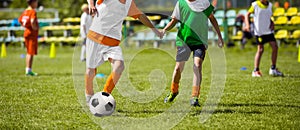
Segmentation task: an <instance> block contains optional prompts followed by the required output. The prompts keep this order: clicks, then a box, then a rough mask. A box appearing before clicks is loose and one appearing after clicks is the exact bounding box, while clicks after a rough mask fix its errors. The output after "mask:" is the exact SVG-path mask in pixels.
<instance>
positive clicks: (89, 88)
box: [85, 68, 96, 96]
mask: <svg viewBox="0 0 300 130" xmlns="http://www.w3.org/2000/svg"><path fill="white" fill-rule="evenodd" d="M95 74H96V69H95V68H88V69H87V70H86V74H85V94H86V95H89V96H91V95H94V90H93V80H94V77H95Z"/></svg>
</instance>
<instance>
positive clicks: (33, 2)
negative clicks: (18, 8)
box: [18, 0, 39, 76]
mask: <svg viewBox="0 0 300 130" xmlns="http://www.w3.org/2000/svg"><path fill="white" fill-rule="evenodd" d="M27 4H28V8H27V9H26V10H25V11H24V12H23V13H22V14H21V16H20V17H19V19H18V21H19V22H20V23H21V25H22V26H23V27H25V31H24V40H25V46H26V48H27V55H26V72H25V74H26V75H27V76H37V75H38V74H37V73H34V72H33V71H32V63H33V57H34V55H37V49H38V34H39V24H38V20H37V16H36V11H35V10H34V9H35V8H36V7H37V6H38V0H27Z"/></svg>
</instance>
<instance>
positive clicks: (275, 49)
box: [270, 41, 278, 66]
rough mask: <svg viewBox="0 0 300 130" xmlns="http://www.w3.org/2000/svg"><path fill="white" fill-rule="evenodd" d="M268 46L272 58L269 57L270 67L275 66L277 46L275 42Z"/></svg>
mask: <svg viewBox="0 0 300 130" xmlns="http://www.w3.org/2000/svg"><path fill="white" fill-rule="evenodd" d="M270 46H271V47H272V56H271V61H272V65H274V66H276V61H277V53H278V46H277V44H276V42H275V41H271V42H270Z"/></svg>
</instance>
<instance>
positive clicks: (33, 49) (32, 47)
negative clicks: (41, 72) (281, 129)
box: [25, 38, 38, 76]
mask: <svg viewBox="0 0 300 130" xmlns="http://www.w3.org/2000/svg"><path fill="white" fill-rule="evenodd" d="M37 44H38V43H37V39H33V38H25V45H26V49H27V55H26V75H28V76H37V75H38V74H37V73H34V72H33V71H32V64H33V57H34V55H36V54H37Z"/></svg>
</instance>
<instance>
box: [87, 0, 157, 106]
mask: <svg viewBox="0 0 300 130" xmlns="http://www.w3.org/2000/svg"><path fill="white" fill-rule="evenodd" d="M88 2H89V12H90V14H92V15H94V19H93V22H92V25H91V27H90V29H89V32H88V34H87V43H86V46H87V48H86V49H87V50H86V51H87V53H86V68H87V69H86V77H85V90H86V91H85V92H86V93H85V94H86V101H87V102H88V101H89V100H90V98H91V96H92V95H93V94H94V91H93V79H94V77H95V74H96V68H97V67H98V66H100V65H101V64H102V63H104V62H105V61H107V60H108V61H109V62H110V63H111V65H112V72H111V74H110V75H109V77H108V78H107V80H106V83H105V85H104V88H103V91H104V92H107V93H111V92H112V90H113V89H114V87H115V85H116V83H117V82H118V80H119V79H120V77H121V74H122V72H123V70H124V61H123V60H124V59H123V55H122V49H121V47H120V46H119V44H120V41H121V38H122V23H123V21H124V19H125V17H127V16H130V17H133V18H135V19H139V20H140V21H141V22H142V23H143V24H144V25H146V26H147V27H149V28H151V29H152V31H154V33H155V34H156V35H157V36H159V37H160V38H161V33H160V32H159V31H158V30H157V29H156V28H155V27H154V26H153V24H152V23H151V22H150V20H149V19H148V18H147V16H146V15H145V14H143V13H142V12H141V11H140V10H139V9H138V8H137V7H136V4H135V2H134V1H133V0H97V2H96V4H95V5H94V0H88Z"/></svg>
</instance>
